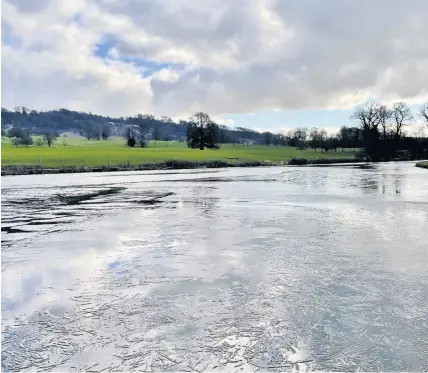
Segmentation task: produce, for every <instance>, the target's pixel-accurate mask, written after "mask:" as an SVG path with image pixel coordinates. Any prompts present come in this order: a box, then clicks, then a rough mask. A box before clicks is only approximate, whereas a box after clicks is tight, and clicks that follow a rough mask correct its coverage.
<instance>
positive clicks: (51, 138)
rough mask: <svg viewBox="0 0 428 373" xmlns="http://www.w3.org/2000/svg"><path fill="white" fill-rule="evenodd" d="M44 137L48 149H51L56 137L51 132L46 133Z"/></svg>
mask: <svg viewBox="0 0 428 373" xmlns="http://www.w3.org/2000/svg"><path fill="white" fill-rule="evenodd" d="M44 137H45V140H46V142H47V143H48V146H49V147H51V145H52V143H53V142H54V141H55V140H56V136H55V134H54V133H53V131H47V132H46V133H45V135H44Z"/></svg>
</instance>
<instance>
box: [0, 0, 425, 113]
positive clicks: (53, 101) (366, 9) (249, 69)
mask: <svg viewBox="0 0 428 373" xmlns="http://www.w3.org/2000/svg"><path fill="white" fill-rule="evenodd" d="M2 11H3V14H2V31H3V37H2V39H3V40H2V49H3V59H2V78H3V81H2V98H3V101H2V104H3V106H6V107H13V106H15V105H25V106H29V107H32V108H37V109H48V108H52V107H60V106H66V107H70V108H74V109H79V110H86V111H93V112H99V113H104V114H109V115H131V114H134V113H136V112H152V113H154V114H156V115H162V114H164V115H169V116H172V117H179V116H187V115H189V114H190V113H191V112H193V111H196V110H203V111H206V112H208V113H210V114H211V115H212V116H213V117H217V118H218V117H219V116H221V115H222V114H226V113H249V112H258V111H261V110H283V109H305V108H326V109H343V108H352V107H353V106H355V105H357V104H360V103H361V102H363V101H365V100H366V99H367V98H369V97H378V98H379V99H381V100H384V101H386V102H391V101H393V100H397V99H400V100H406V101H408V102H409V103H420V102H424V101H427V100H428V86H427V84H426V82H427V81H428V46H427V44H426V36H425V35H428V3H427V2H426V0H410V1H407V2H404V1H399V0H377V1H376V2H369V1H359V2H357V1H354V2H351V1H343V0H329V1H328V2H326V1H324V0H308V1H292V0H281V1H280V0H253V1H227V0H207V1H199V0H186V1H176V0H165V1H150V0H128V1H120V0H87V1H84V0H73V1H69V0H38V1H33V0H13V1H12V0H5V1H4V2H3V7H2ZM100 42H108V43H109V44H110V46H111V47H112V49H111V50H110V51H109V53H108V54H107V56H108V57H106V58H102V57H97V56H96V55H95V54H94V51H95V49H96V45H97V44H98V43H100ZM136 61H146V62H150V64H151V66H152V67H153V66H155V65H156V64H162V65H160V68H159V69H154V71H152V72H151V73H150V71H151V69H147V67H146V66H138V65H137V64H136ZM166 65H169V67H165V66H166ZM152 70H153V69H152ZM156 70H157V71H156Z"/></svg>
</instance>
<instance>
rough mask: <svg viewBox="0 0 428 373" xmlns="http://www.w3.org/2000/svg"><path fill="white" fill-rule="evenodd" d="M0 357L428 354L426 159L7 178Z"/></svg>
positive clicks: (368, 367)
mask: <svg viewBox="0 0 428 373" xmlns="http://www.w3.org/2000/svg"><path fill="white" fill-rule="evenodd" d="M1 181H2V254H1V255H2V275H1V276H2V278H1V279H2V370H3V371H22V370H23V371H25V370H39V371H40V370H49V371H52V370H54V371H92V372H101V371H103V372H109V371H129V370H139V371H228V372H234V371H238V372H242V371H250V372H253V371H256V370H263V371H264V370H267V369H268V370H270V371H275V370H281V371H288V370H292V371H297V370H299V371H304V370H306V371H310V370H340V371H356V370H358V369H360V370H364V371H380V370H383V371H421V370H425V371H427V370H428V363H427V362H428V338H427V336H428V270H427V268H428V171H427V170H424V169H419V168H416V167H414V162H409V163H386V164H375V165H356V164H354V165H347V166H327V167H301V168H297V167H296V168H294V167H282V168H247V169H226V170H190V171H189V170H183V171H178V172H177V171H176V172H172V171H171V172H160V171H159V172H151V173H149V172H137V173H111V174H109V173H99V174H96V173H94V174H65V175H38V176H16V177H2V180H1Z"/></svg>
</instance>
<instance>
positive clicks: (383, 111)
mask: <svg viewBox="0 0 428 373" xmlns="http://www.w3.org/2000/svg"><path fill="white" fill-rule="evenodd" d="M390 117H391V110H389V109H388V108H387V107H386V106H385V105H381V104H379V103H377V102H370V103H368V104H367V105H366V106H365V107H363V108H358V109H357V110H355V113H354V114H353V115H352V116H351V119H353V120H354V121H356V122H357V123H358V124H359V126H360V128H361V130H362V132H363V136H364V137H365V138H366V139H372V138H373V137H374V136H379V134H380V133H382V134H383V136H384V138H385V137H386V133H387V126H388V120H389V118H390Z"/></svg>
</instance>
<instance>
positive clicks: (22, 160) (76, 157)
mask: <svg viewBox="0 0 428 373" xmlns="http://www.w3.org/2000/svg"><path fill="white" fill-rule="evenodd" d="M354 154H355V153H354V152H353V149H352V150H351V149H349V150H347V149H345V151H343V152H342V151H339V149H338V151H337V152H332V151H330V152H327V153H326V152H323V153H321V151H320V150H318V151H314V150H303V151H300V150H296V148H293V147H279V146H278V147H277V146H263V145H233V144H223V145H222V146H221V148H220V149H219V150H209V149H205V150H203V151H201V150H199V149H189V148H187V146H186V144H185V143H184V142H171V141H170V142H165V141H156V142H150V143H149V144H148V147H147V148H143V149H142V148H137V147H136V148H128V147H127V146H125V140H124V139H123V138H111V139H109V140H87V139H86V138H84V137H80V136H69V137H66V138H58V139H57V141H56V142H55V143H54V144H53V145H52V147H51V148H49V147H48V146H47V145H43V146H34V145H33V146H30V147H28V148H27V147H25V146H18V147H15V146H14V145H12V144H11V142H10V140H9V139H8V138H3V139H2V147H1V162H2V165H3V166H6V165H40V164H41V165H43V166H44V167H62V166H63V165H64V166H104V165H109V164H110V165H118V164H127V163H128V162H129V164H134V165H135V164H145V163H156V162H163V161H166V160H172V159H178V160H186V161H208V160H223V161H228V162H230V163H234V162H242V161H262V162H264V161H270V162H275V163H278V162H281V161H288V160H290V159H291V158H293V157H303V158H307V159H313V158H353V157H354Z"/></svg>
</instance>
